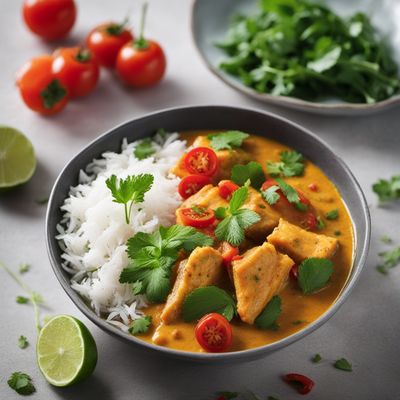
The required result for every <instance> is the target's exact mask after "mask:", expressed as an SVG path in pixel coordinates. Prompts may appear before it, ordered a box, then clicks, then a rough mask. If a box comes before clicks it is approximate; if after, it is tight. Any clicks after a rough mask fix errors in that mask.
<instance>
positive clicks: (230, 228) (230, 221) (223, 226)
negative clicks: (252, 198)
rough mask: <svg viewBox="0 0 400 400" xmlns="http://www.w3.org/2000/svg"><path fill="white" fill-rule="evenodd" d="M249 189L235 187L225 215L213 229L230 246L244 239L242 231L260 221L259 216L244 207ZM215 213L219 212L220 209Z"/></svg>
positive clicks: (236, 244)
mask: <svg viewBox="0 0 400 400" xmlns="http://www.w3.org/2000/svg"><path fill="white" fill-rule="evenodd" d="M248 193H249V189H248V188H247V187H246V186H242V187H241V188H239V189H237V190H236V191H235V192H234V193H233V194H232V197H231V199H230V201H229V207H228V208H227V209H225V217H224V219H223V220H222V221H221V222H220V223H219V224H218V226H217V228H216V229H215V235H216V237H217V238H218V239H220V240H226V241H227V242H229V243H230V244H231V245H232V246H238V245H239V244H240V243H241V242H242V241H243V240H244V237H245V236H244V231H245V230H246V229H247V228H249V227H250V226H251V225H253V224H255V223H257V222H258V221H260V219H261V218H260V216H259V215H258V214H257V213H256V212H254V211H252V210H248V209H246V208H244V209H241V207H242V206H243V205H244V203H245V201H246V199H247V196H248ZM217 214H219V215H220V214H221V210H219V211H218V213H217Z"/></svg>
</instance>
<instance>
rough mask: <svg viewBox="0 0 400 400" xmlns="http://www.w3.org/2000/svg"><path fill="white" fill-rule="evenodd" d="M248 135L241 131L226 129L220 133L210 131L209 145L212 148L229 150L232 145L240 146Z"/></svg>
mask: <svg viewBox="0 0 400 400" xmlns="http://www.w3.org/2000/svg"><path fill="white" fill-rule="evenodd" d="M248 137H249V135H248V134H247V133H244V132H241V131H226V132H220V133H212V134H211V135H208V139H210V140H211V147H212V148H213V149H214V150H217V151H218V150H224V149H228V150H231V149H232V148H234V147H240V146H241V145H242V143H243V140H245V139H247V138H248Z"/></svg>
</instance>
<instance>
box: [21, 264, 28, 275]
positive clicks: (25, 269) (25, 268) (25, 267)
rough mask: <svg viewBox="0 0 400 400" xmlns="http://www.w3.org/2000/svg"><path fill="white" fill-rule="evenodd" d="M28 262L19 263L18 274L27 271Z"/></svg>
mask: <svg viewBox="0 0 400 400" xmlns="http://www.w3.org/2000/svg"><path fill="white" fill-rule="evenodd" d="M29 268H30V267H29V264H27V263H22V264H20V265H19V273H20V274H25V273H26V272H28V271H29Z"/></svg>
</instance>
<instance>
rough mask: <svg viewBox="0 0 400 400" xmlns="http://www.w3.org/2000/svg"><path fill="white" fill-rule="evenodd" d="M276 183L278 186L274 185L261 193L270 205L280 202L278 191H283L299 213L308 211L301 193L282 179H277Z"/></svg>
mask: <svg viewBox="0 0 400 400" xmlns="http://www.w3.org/2000/svg"><path fill="white" fill-rule="evenodd" d="M275 181H276V183H277V185H273V186H271V187H269V188H268V189H267V190H264V191H262V192H261V195H262V197H263V198H264V200H265V201H266V202H267V203H268V204H269V205H273V204H275V203H276V202H277V201H278V200H279V193H278V190H281V191H282V193H283V195H284V196H285V197H286V199H287V200H288V202H289V203H291V204H293V205H294V206H295V207H296V208H297V209H298V210H299V211H307V209H308V206H307V204H304V203H302V202H301V200H300V196H299V193H298V192H297V190H296V189H295V188H294V187H293V186H291V185H289V184H288V183H286V182H285V181H284V180H283V179H281V178H276V179H275Z"/></svg>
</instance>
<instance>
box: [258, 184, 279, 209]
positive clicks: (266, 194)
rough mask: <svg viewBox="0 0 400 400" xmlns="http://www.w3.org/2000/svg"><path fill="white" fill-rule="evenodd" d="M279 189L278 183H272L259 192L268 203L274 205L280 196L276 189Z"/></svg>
mask: <svg viewBox="0 0 400 400" xmlns="http://www.w3.org/2000/svg"><path fill="white" fill-rule="evenodd" d="M278 190H279V186H278V185H273V186H270V187H269V188H268V189H267V190H264V191H262V192H261V196H262V197H263V199H264V200H265V201H266V202H267V203H268V204H269V205H270V206H272V205H274V204H275V203H276V202H277V201H278V200H279V198H280V196H279V193H277V191H278Z"/></svg>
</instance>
